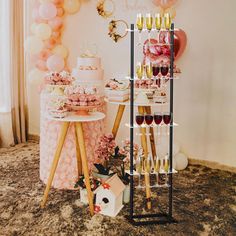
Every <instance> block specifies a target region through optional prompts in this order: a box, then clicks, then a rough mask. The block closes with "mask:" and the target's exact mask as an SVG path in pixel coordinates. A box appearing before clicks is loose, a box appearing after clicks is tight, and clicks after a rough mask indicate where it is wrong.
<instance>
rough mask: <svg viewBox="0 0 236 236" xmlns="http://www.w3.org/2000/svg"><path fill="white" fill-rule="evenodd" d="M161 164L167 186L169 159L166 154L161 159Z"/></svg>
mask: <svg viewBox="0 0 236 236" xmlns="http://www.w3.org/2000/svg"><path fill="white" fill-rule="evenodd" d="M163 162H164V163H163V166H164V171H165V174H166V181H165V185H166V186H168V172H169V167H170V161H169V158H168V154H167V155H166V156H165V159H164V160H163Z"/></svg>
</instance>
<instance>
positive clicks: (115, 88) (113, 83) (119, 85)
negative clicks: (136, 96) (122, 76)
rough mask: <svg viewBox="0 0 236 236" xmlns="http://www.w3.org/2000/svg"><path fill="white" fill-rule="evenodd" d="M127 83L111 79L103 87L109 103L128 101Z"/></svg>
mask: <svg viewBox="0 0 236 236" xmlns="http://www.w3.org/2000/svg"><path fill="white" fill-rule="evenodd" d="M129 93H130V92H129V82H128V81H127V80H117V79H111V80H109V81H108V82H107V83H106V85H105V94H106V97H107V99H108V100H109V101H113V102H125V101H127V100H129Z"/></svg>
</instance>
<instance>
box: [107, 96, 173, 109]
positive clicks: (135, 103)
mask: <svg viewBox="0 0 236 236" xmlns="http://www.w3.org/2000/svg"><path fill="white" fill-rule="evenodd" d="M104 100H105V102H107V103H110V104H115V105H125V106H130V101H129V100H128V101H126V102H115V101H110V100H109V99H107V98H105V99H104ZM166 105H169V103H168V102H166V103H155V102H149V103H137V102H135V101H134V106H136V107H137V106H143V107H149V106H155V107H158V106H166Z"/></svg>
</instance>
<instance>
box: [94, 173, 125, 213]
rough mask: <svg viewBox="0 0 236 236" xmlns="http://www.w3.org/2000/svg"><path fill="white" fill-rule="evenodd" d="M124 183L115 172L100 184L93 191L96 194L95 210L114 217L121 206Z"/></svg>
mask: <svg viewBox="0 0 236 236" xmlns="http://www.w3.org/2000/svg"><path fill="white" fill-rule="evenodd" d="M124 189H125V185H124V184H123V183H122V181H121V180H120V178H119V177H118V176H117V174H115V175H113V176H112V177H111V178H109V179H108V180H107V181H106V182H105V183H104V184H102V185H100V186H99V187H98V188H97V189H96V190H95V191H94V193H95V194H96V200H95V211H96V212H97V213H101V214H103V215H107V216H112V217H115V216H116V215H117V214H118V213H119V212H120V210H121V209H122V207H123V204H122V199H123V191H124Z"/></svg>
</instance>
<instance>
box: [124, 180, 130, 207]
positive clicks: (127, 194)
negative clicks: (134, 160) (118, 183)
mask: <svg viewBox="0 0 236 236" xmlns="http://www.w3.org/2000/svg"><path fill="white" fill-rule="evenodd" d="M129 200H130V185H129V184H128V185H125V190H124V192H123V203H129Z"/></svg>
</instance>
